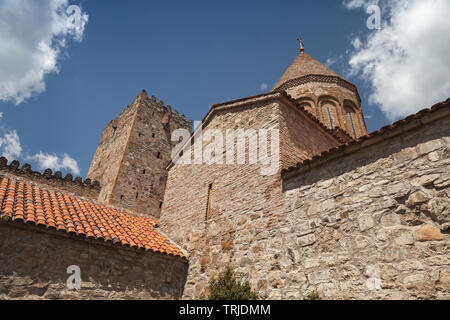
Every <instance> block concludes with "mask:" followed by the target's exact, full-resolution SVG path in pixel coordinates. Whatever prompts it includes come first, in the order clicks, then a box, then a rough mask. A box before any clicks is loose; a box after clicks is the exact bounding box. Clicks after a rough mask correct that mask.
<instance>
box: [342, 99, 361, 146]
mask: <svg viewBox="0 0 450 320" xmlns="http://www.w3.org/2000/svg"><path fill="white" fill-rule="evenodd" d="M344 111H345V115H346V117H347V130H349V131H350V132H352V133H353V137H354V138H355V139H356V138H358V134H357V133H356V127H357V121H358V118H357V113H356V108H355V106H354V105H353V104H352V103H350V102H345V104H344Z"/></svg>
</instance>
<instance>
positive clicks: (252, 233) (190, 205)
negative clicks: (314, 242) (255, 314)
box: [160, 99, 330, 298]
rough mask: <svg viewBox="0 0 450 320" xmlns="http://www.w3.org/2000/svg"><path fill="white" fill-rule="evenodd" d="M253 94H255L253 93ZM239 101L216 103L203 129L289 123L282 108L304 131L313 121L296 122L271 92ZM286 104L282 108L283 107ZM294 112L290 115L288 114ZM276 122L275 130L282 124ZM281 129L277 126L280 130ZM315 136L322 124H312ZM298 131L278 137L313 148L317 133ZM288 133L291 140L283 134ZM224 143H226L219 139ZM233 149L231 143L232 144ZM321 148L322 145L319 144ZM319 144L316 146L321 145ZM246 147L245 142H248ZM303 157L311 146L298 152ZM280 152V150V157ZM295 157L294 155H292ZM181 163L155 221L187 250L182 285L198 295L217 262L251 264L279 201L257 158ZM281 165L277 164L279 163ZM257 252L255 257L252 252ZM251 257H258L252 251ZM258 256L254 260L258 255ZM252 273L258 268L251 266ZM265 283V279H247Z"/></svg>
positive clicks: (278, 190)
mask: <svg viewBox="0 0 450 320" xmlns="http://www.w3.org/2000/svg"><path fill="white" fill-rule="evenodd" d="M256 100H257V99H256ZM256 100H255V102H254V103H251V104H250V105H246V106H242V107H240V106H236V107H235V108H232V109H225V110H219V111H215V113H214V114H213V116H212V118H211V119H210V120H209V122H208V125H207V127H206V128H205V129H204V132H205V131H206V130H208V129H219V130H220V131H222V132H223V133H224V132H226V130H227V129H239V128H242V129H245V130H247V129H250V128H253V129H260V128H266V129H269V128H274V129H280V127H282V130H288V129H287V128H286V126H288V125H290V124H286V122H285V119H286V116H290V117H292V118H293V123H295V124H296V126H300V128H302V129H301V130H308V131H305V133H307V134H311V136H314V135H313V134H312V133H313V132H314V124H311V123H303V122H304V120H305V119H304V118H302V117H301V116H300V114H299V113H297V112H295V111H293V110H292V109H291V108H292V106H287V105H286V104H285V102H284V100H283V101H281V100H278V99H272V100H267V101H263V102H260V101H256ZM288 109H289V110H290V111H289V110H288ZM295 120H297V121H295ZM282 130H280V131H282ZM283 132H284V131H283ZM314 134H315V135H318V136H319V137H320V135H321V134H325V133H323V132H322V133H321V132H317V130H316V132H314ZM302 137H304V134H301V133H300V132H299V131H295V130H294V131H293V132H290V134H287V135H283V138H281V140H282V141H281V144H282V145H283V144H289V145H291V146H293V147H299V146H300V145H301V146H303V147H304V148H305V149H308V150H309V151H311V152H312V151H314V152H316V151H317V150H318V149H319V146H320V145H321V144H322V146H323V147H324V148H327V147H328V144H329V143H330V141H328V140H326V139H324V140H320V139H319V141H318V143H317V144H316V145H313V144H312V143H310V142H311V140H310V139H307V140H306V141H303V140H298V139H302ZM283 139H295V140H296V141H295V142H293V141H289V142H287V141H283ZM226 147H227V148H228V147H229V146H226ZM234 147H235V149H236V143H235V145H234ZM324 150H325V149H324ZM321 151H323V150H321ZM247 152H248V146H247ZM302 155H303V156H305V157H311V156H312V155H311V154H307V152H306V153H302ZM283 157H284V154H283V153H282V154H281V157H280V160H281V159H283ZM296 159H298V158H296ZM246 163H247V164H246V165H218V164H216V165H181V164H177V165H175V166H174V167H172V168H171V169H170V171H169V178H168V181H167V188H166V193H165V198H164V205H163V210H162V215H161V219H160V222H161V228H162V229H163V230H164V231H165V232H166V233H167V234H168V235H170V237H171V239H173V240H174V241H175V242H176V243H178V244H180V245H181V246H183V248H184V249H185V250H186V251H187V252H188V253H189V264H190V268H189V275H188V280H187V284H186V287H185V291H184V297H185V298H199V297H205V296H206V295H207V294H208V281H209V279H211V277H214V276H216V275H217V274H218V272H219V271H220V270H223V269H224V268H225V266H226V265H234V266H236V268H237V271H238V273H239V274H243V275H244V274H245V275H247V273H248V272H253V271H254V270H255V267H256V266H257V264H254V258H255V257H256V256H259V255H260V252H259V251H258V248H252V245H253V244H254V243H256V242H257V241H258V240H259V239H261V238H260V237H261V235H262V234H264V233H265V232H266V230H270V229H271V228H272V226H273V225H276V224H277V221H278V220H279V219H281V213H282V209H283V204H284V200H283V199H284V197H283V193H282V185H281V179H280V174H279V173H278V174H275V175H272V176H263V175H261V171H260V169H261V166H264V165H262V164H256V165H250V164H248V161H247V162H246ZM280 169H281V167H280ZM210 184H212V190H211V191H212V192H211V195H212V196H211V202H210V204H211V207H210V212H209V215H206V212H207V203H208V189H209V185H210ZM259 258H262V257H259ZM259 258H258V259H259ZM258 262H259V261H258ZM253 275H254V276H255V279H258V278H259V277H260V276H259V275H257V274H253ZM253 284H254V285H255V286H257V287H258V288H259V289H262V290H267V288H268V287H267V283H265V282H258V281H256V283H253Z"/></svg>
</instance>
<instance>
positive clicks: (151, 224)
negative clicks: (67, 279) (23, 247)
mask: <svg viewBox="0 0 450 320" xmlns="http://www.w3.org/2000/svg"><path fill="white" fill-rule="evenodd" d="M0 215H1V216H6V217H8V220H10V221H14V222H22V223H29V224H34V225H37V226H42V227H46V228H48V229H52V230H59V231H64V232H67V233H71V234H74V235H77V236H80V237H83V238H85V237H86V238H90V239H97V240H102V241H110V242H111V243H114V244H120V245H122V246H126V247H133V248H139V249H143V250H146V251H153V252H157V253H163V254H168V255H173V256H178V257H184V255H183V253H182V252H181V250H180V249H179V248H177V247H176V246H175V245H173V244H172V243H170V242H169V240H168V239H166V238H165V237H164V236H163V235H161V234H160V233H159V232H158V231H157V230H156V229H155V226H156V225H157V224H158V221H157V220H156V219H152V218H150V217H143V216H140V215H138V214H137V213H135V212H131V211H124V210H118V209H116V208H113V207H107V206H104V205H100V204H97V203H94V202H92V201H88V200H85V199H81V198H78V197H76V196H72V195H68V194H65V193H63V192H60V191H54V190H46V189H44V188H41V187H38V186H35V185H32V184H29V183H23V182H19V181H16V180H15V179H11V178H6V177H0Z"/></svg>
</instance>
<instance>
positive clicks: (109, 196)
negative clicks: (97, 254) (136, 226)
mask: <svg viewBox="0 0 450 320" xmlns="http://www.w3.org/2000/svg"><path fill="white" fill-rule="evenodd" d="M179 128H183V129H187V130H189V131H191V130H192V121H187V120H186V118H185V116H184V115H179V114H178V112H177V111H176V110H174V111H172V110H171V107H170V106H164V103H163V102H162V101H160V102H156V98H155V97H153V96H152V97H151V98H148V95H147V93H146V92H145V90H143V91H142V93H141V94H140V95H139V96H137V97H136V99H135V100H134V102H133V103H132V104H131V105H130V106H128V107H127V108H126V109H125V110H124V111H123V112H122V113H121V114H120V115H119V116H118V117H117V118H116V119H114V120H112V121H111V122H110V123H109V124H108V125H107V126H106V128H105V130H104V131H103V135H102V137H101V140H100V143H99V145H98V148H97V151H96V152H95V155H94V159H93V160H92V163H91V166H90V169H89V173H88V178H90V179H92V180H98V181H99V182H100V184H101V187H102V189H101V191H100V195H99V198H98V200H99V201H101V202H103V203H105V204H111V205H114V206H118V207H122V208H127V209H131V210H135V211H137V212H140V213H145V214H149V215H152V216H154V217H159V216H160V211H161V207H162V202H163V199H164V190H165V186H166V180H167V170H166V166H167V164H168V163H169V161H170V160H171V153H172V143H171V135H172V132H173V131H174V130H176V129H179Z"/></svg>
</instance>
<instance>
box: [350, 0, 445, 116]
mask: <svg viewBox="0 0 450 320" xmlns="http://www.w3.org/2000/svg"><path fill="white" fill-rule="evenodd" d="M373 2H374V1H367V0H366V1H363V0H352V1H345V2H344V5H345V6H346V7H347V8H351V9H352V8H359V7H367V5H368V4H372V3H373ZM379 4H380V5H381V7H382V18H383V20H384V21H383V24H382V28H381V30H374V31H373V32H372V33H371V34H370V35H369V36H368V38H367V40H366V41H362V42H361V43H358V40H356V39H355V40H354V41H353V45H354V47H355V49H356V50H355V52H354V53H353V54H352V55H351V57H350V60H349V64H350V67H351V74H352V75H356V74H360V75H361V76H362V77H363V78H364V79H367V80H368V81H369V82H370V83H371V86H372V89H373V91H372V94H371V96H370V101H369V102H370V103H373V104H377V105H379V106H380V107H381V110H382V111H383V113H384V114H385V115H386V116H387V117H388V118H389V119H390V120H395V119H397V118H399V117H403V116H406V115H408V114H411V113H414V112H416V111H418V110H420V109H422V108H425V107H429V106H431V105H433V104H435V103H436V102H439V101H441V100H445V99H446V98H448V97H449V96H450V77H449V76H448V75H449V74H450V59H449V57H450V41H449V34H450V19H449V18H448V17H449V16H450V1H448V0H382V1H380V2H379ZM355 43H356V45H355Z"/></svg>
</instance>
